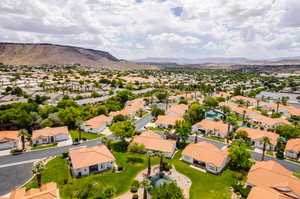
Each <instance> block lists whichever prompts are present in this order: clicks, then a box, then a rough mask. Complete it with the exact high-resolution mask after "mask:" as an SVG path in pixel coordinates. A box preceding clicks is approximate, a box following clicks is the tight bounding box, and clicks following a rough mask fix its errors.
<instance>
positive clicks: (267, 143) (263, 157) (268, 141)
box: [261, 136, 270, 161]
mask: <svg viewBox="0 0 300 199" xmlns="http://www.w3.org/2000/svg"><path fill="white" fill-rule="evenodd" d="M263 144H264V145H263V152H262V156H261V161H264V159H265V151H266V146H267V145H270V139H269V138H268V137H267V136H264V137H263Z"/></svg>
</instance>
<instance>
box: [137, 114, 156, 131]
mask: <svg viewBox="0 0 300 199" xmlns="http://www.w3.org/2000/svg"><path fill="white" fill-rule="evenodd" d="M151 120H153V116H152V115H151V113H148V114H147V115H145V116H144V117H143V118H141V119H139V120H137V121H135V122H134V124H135V129H136V130H137V131H138V130H141V129H142V128H143V127H144V126H145V125H146V124H148V123H149V122H150V121H151Z"/></svg>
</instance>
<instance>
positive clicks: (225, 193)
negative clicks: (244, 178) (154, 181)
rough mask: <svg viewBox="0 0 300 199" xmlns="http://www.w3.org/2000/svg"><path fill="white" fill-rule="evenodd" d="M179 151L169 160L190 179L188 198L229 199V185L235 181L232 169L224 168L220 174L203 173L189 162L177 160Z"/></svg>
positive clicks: (179, 155)
mask: <svg viewBox="0 0 300 199" xmlns="http://www.w3.org/2000/svg"><path fill="white" fill-rule="evenodd" d="M180 157H181V153H180V152H177V153H176V155H175V157H174V158H173V159H172V160H171V161H172V163H173V164H174V165H175V168H176V170H177V171H179V172H180V173H182V174H184V175H186V176H187V177H189V178H190V179H191V181H192V186H191V189H190V199H202V198H205V199H230V198H231V191H230V190H229V187H230V186H231V185H232V183H233V182H235V179H234V178H233V177H232V174H233V173H234V171H231V170H229V169H227V170H225V171H224V172H223V173H222V174H220V175H214V174H210V173H203V172H201V171H198V170H196V169H194V168H192V167H190V165H189V164H187V163H185V162H182V161H180V160H179V158H180Z"/></svg>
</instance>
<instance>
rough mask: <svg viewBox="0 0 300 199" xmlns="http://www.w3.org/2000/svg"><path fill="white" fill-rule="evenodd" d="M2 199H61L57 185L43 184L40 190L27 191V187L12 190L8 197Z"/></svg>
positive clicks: (0, 198)
mask: <svg viewBox="0 0 300 199" xmlns="http://www.w3.org/2000/svg"><path fill="white" fill-rule="evenodd" d="M0 199H60V195H59V189H58V186H57V184H56V183H54V182H49V183H47V184H42V185H41V187H40V188H32V189H30V190H28V191H26V187H22V188H19V189H15V190H12V191H11V192H10V193H9V196H7V197H0Z"/></svg>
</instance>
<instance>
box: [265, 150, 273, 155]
mask: <svg viewBox="0 0 300 199" xmlns="http://www.w3.org/2000/svg"><path fill="white" fill-rule="evenodd" d="M266 153H267V154H268V155H271V156H273V154H274V153H273V151H267V152H266Z"/></svg>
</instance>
